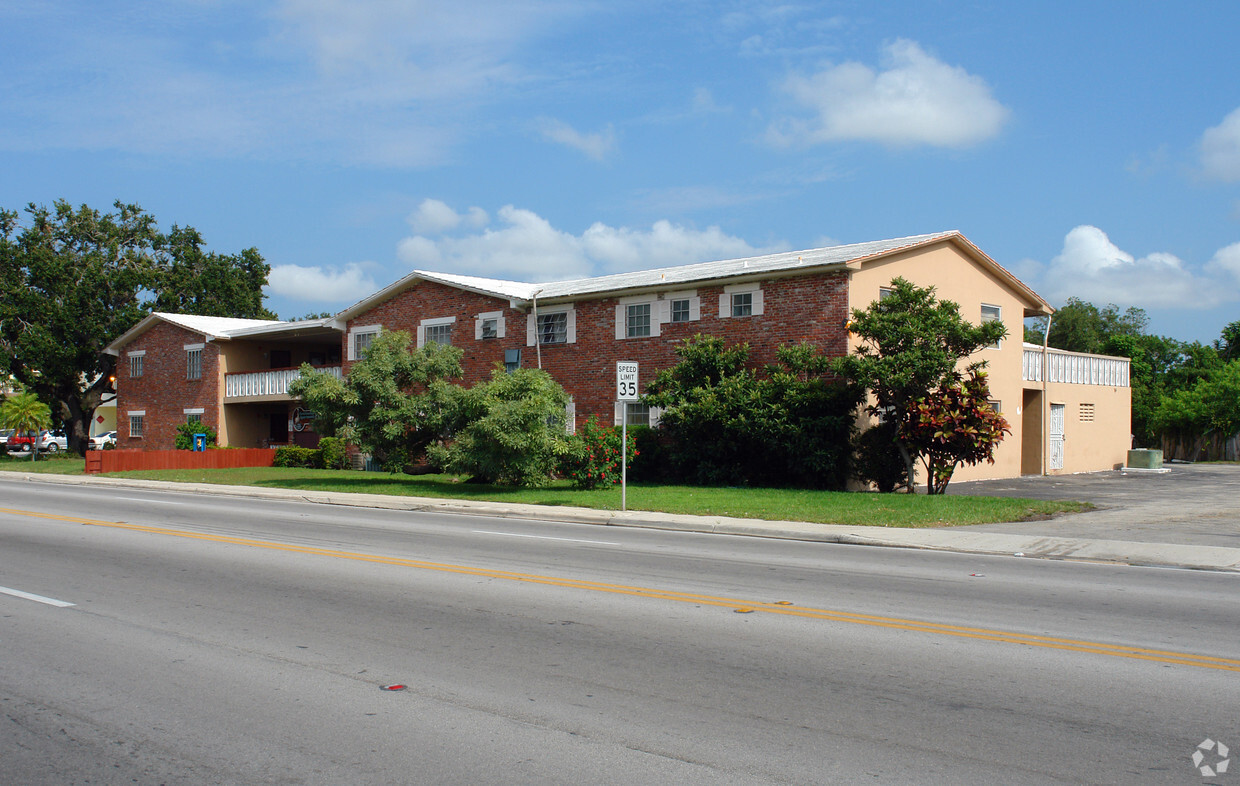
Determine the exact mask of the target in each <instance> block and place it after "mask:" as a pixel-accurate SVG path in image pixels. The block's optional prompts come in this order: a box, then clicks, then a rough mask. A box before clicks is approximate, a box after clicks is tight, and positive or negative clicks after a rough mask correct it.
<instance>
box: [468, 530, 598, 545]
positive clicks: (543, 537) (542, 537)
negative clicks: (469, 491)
mask: <svg viewBox="0 0 1240 786" xmlns="http://www.w3.org/2000/svg"><path fill="white" fill-rule="evenodd" d="M473 532H474V534H476V535H504V536H505V537H509V538H534V539H536V540H563V541H566V542H568V543H593V544H594V545H596V546H619V545H620V544H619V543H613V542H611V541H609V540H580V539H578V538H553V537H551V536H549V535H522V534H520V533H517V532H492V531H491V530H487V529H476V530H473Z"/></svg>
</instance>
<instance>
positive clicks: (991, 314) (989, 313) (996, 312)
mask: <svg viewBox="0 0 1240 786" xmlns="http://www.w3.org/2000/svg"><path fill="white" fill-rule="evenodd" d="M1002 321H1003V309H1001V308H999V307H998V306H988V305H986V304H985V303H983V304H982V324H983V325H985V324H986V323H987V322H1002ZM1001 343H1002V342H1001V341H996V342H995V343H993V344H991V345H990V346H989V347H987V349H999V346H1000V344H1001Z"/></svg>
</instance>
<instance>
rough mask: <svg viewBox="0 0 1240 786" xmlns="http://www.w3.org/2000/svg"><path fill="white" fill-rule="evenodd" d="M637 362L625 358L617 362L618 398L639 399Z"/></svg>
mask: <svg viewBox="0 0 1240 786" xmlns="http://www.w3.org/2000/svg"><path fill="white" fill-rule="evenodd" d="M637 398H638V395H637V364H636V363H631V362H628V361H625V360H620V361H617V362H616V400H617V401H637Z"/></svg>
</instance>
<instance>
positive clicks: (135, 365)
mask: <svg viewBox="0 0 1240 786" xmlns="http://www.w3.org/2000/svg"><path fill="white" fill-rule="evenodd" d="M145 357H146V350H145V349H140V350H137V351H136V352H130V353H129V377H130V379H135V378H137V377H140V376H142V371H143V369H142V365H143V359H144V358H145Z"/></svg>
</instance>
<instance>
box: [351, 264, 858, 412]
mask: <svg viewBox="0 0 1240 786" xmlns="http://www.w3.org/2000/svg"><path fill="white" fill-rule="evenodd" d="M760 283H761V287H762V292H763V314H761V315H760V316H751V317H737V318H732V317H729V318H725V319H720V318H719V295H720V294H721V293H722V292H723V287H722V286H714V287H698V288H697V289H696V292H697V296H698V297H699V298H700V299H701V319H700V320H699V321H695V322H681V323H665V324H663V325H661V326H660V332H661V335H659V336H653V337H649V338H630V339H616V306H617V304H618V303H619V300H618V299H616V298H602V299H595V300H587V299H580V300H577V301H576V302H575V304H574V305H575V308H576V312H577V331H576V333H577V336H576V337H577V341H576V343H574V344H554V345H546V344H544V345H543V347H542V367H543V368H544V369H545V370H546V371H548V372H550V373H551V375H552V376H553V377H554V378H555V379H556V381H558V382H559V383H560V384H561V385H563V386H564V388H565V390H567V391H568V392H569V393H570V394H571V395H572V396H573V398H574V400H575V401H576V405H577V420H578V423H580V422H582V421H584V420H585V419H586V418H587V417H589V416H590V415H598V416H599V418H600V419H601V420H602V421H603V422H605V423H610V422H611V421H612V418H613V415H614V400H615V385H616V367H615V364H616V361H617V360H628V361H636V362H637V363H639V364H640V368H641V371H640V383H641V384H642V385H643V386H644V385H645V384H646V383H648V382H649V381H651V380H652V379H654V376H655V373H656V372H657V371H658V370H659V369H661V368H667V367H669V366H672V365H675V363H676V355H675V347H676V345H677V343H678V342H680V341H682V340H684V339H686V338H689V337H690V336H693V335H694V334H697V333H708V334H711V335H717V336H720V337H722V338H723V339H724V340H725V341H726V342H727V343H728V344H737V343H741V342H748V343H749V345H750V359H751V361H752V362H753V363H754V365H762V364H765V363H769V362H772V361H774V359H775V350H776V348H777V347H778V346H779V345H780V344H788V343H796V342H799V341H801V340H803V339H804V340H807V341H810V342H812V343H815V344H817V345H819V346H820V347H821V348H822V349H823V351H824V352H827V353H828V354H831V355H843V354H845V353H846V352H847V341H846V335H845V333H844V329H843V325H844V320H845V318H846V316H847V313H848V278H847V276H846V275H845V274H844V273H829V274H815V275H808V276H799V277H794V278H779V279H772V280H765V281H762V282H760ZM678 289H679V288H678ZM669 291H670V289H669ZM555 307H556V304H548V305H547V309H548V310H553V309H555ZM490 311H502V312H503V313H504V316H505V318H506V321H507V326H506V327H507V330H506V336H505V337H504V338H500V339H486V340H475V339H474V319H475V317H476V316H477V315H478V314H479V313H482V312H490ZM449 316H455V317H456V323H455V324H454V325H453V331H452V343H453V345H455V346H458V347H461V348H462V349H463V350H464V351H465V355H464V358H463V359H462V365H463V367H464V369H465V380H464V383H465V384H466V385H472V384H474V383H476V382H478V381H479V380H482V379H484V378H486V377H487V376H488V375H489V374H490V373H491V369H492V368H493V367H494V364H495V363H496V362H497V361H501V362H502V361H503V359H504V350H505V349H520V350H521V353H522V357H521V364H522V366H524V367H527V368H537V355H536V352H535V348H534V347H527V346H526V314H525V313H522V312H520V311H517V310H515V309H511V308H509V307H508V301H507V300H499V299H496V298H491V297H486V296H483V295H476V294H473V293H470V292H464V291H461V290H457V289H453V288H451V287H446V286H443V285H440V284H436V283H432V282H422V283H419V284H417V285H415V286H414V287H412V288H410V289H408V290H405V291H404V292H402V293H400V294H398V295H396V296H395V297H393V298H391V299H390V300H387V301H385V302H383V303H381V304H379V305H378V306H376V307H375V308H373V309H371V310H370V311H368V312H366V313H364V314H362V315H361V316H358V317H356V318H354V319H352V320H350V321H349V329H352V328H354V327H359V326H366V325H376V324H381V325H383V326H384V327H386V328H388V329H390V330H407V331H409V333H410V334H411V335H414V336H416V334H417V327H418V324H419V322H420V321H421V320H423V319H429V318H437V317H449ZM348 341H349V336H348V334H347V333H346V334H345V336H344V342H345V343H344V352H343V356H344V357H345V358H348ZM348 366H349V362H348V361H347V360H346V361H345V372H346V373H348Z"/></svg>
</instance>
